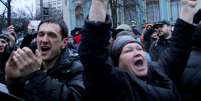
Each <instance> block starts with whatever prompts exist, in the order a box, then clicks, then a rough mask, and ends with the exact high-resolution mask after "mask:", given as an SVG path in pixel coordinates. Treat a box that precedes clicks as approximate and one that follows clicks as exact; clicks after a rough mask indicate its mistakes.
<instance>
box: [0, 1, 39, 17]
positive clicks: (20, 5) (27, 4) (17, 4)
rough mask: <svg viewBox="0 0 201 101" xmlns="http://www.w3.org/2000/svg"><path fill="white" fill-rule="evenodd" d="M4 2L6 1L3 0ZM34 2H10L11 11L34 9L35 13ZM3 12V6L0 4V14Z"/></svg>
mask: <svg viewBox="0 0 201 101" xmlns="http://www.w3.org/2000/svg"><path fill="white" fill-rule="evenodd" d="M3 1H6V0H3ZM35 4H36V3H35V0H12V2H11V5H12V7H13V8H12V10H14V11H15V10H16V9H24V10H26V8H27V7H29V8H32V7H33V9H34V11H35ZM3 10H4V6H3V5H2V4H0V14H1V13H2V11H3Z"/></svg>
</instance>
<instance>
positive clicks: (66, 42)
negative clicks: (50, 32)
mask: <svg viewBox="0 0 201 101" xmlns="http://www.w3.org/2000/svg"><path fill="white" fill-rule="evenodd" d="M67 45H68V38H64V39H63V45H62V48H65V47H67Z"/></svg>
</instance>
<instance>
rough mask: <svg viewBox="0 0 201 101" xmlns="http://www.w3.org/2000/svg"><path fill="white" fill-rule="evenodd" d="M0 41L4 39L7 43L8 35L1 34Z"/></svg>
mask: <svg viewBox="0 0 201 101" xmlns="http://www.w3.org/2000/svg"><path fill="white" fill-rule="evenodd" d="M0 39H4V40H6V41H7V42H9V35H8V34H1V35H0Z"/></svg>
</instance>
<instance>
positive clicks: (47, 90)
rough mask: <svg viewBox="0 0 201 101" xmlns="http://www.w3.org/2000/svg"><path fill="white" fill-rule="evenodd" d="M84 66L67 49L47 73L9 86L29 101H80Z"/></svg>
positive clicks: (26, 78)
mask: <svg viewBox="0 0 201 101" xmlns="http://www.w3.org/2000/svg"><path fill="white" fill-rule="evenodd" d="M82 73H83V66H82V64H81V63H80V61H79V60H77V59H76V58H75V57H72V56H69V50H68V49H66V50H65V51H64V52H63V53H62V54H61V56H60V58H59V59H58V61H57V62H56V64H55V66H54V67H53V68H52V69H50V70H48V71H47V73H45V72H42V71H36V72H34V73H32V74H30V75H28V76H27V77H25V78H20V79H18V80H15V81H13V82H12V84H10V85H9V86H8V88H9V90H10V92H11V93H13V94H14V95H17V96H20V97H22V98H24V99H25V100H27V101H80V100H81V98H82V93H83V90H84V84H83V77H82Z"/></svg>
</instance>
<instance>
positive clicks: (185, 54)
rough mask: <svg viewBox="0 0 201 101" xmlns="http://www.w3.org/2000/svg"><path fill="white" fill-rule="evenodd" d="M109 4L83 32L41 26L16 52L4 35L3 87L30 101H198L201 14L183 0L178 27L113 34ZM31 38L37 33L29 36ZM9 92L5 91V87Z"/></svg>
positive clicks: (96, 6)
mask: <svg viewBox="0 0 201 101" xmlns="http://www.w3.org/2000/svg"><path fill="white" fill-rule="evenodd" d="M108 2H109V0H92V3H91V8H90V11H89V15H88V17H87V18H86V19H85V24H84V26H83V27H82V28H75V29H74V30H72V31H71V32H70V33H71V36H68V35H69V34H68V33H69V31H68V28H67V25H66V24H65V22H64V21H62V20H59V19H47V20H44V21H41V23H40V24H39V25H38V29H37V32H36V33H32V34H27V35H26V36H25V37H24V39H23V40H22V42H21V43H20V44H19V45H16V40H17V38H16V37H17V35H18V34H17V32H16V31H15V28H14V26H12V25H11V26H9V27H8V28H7V33H2V34H0V82H1V83H2V84H4V85H5V86H6V87H7V89H8V91H7V93H8V94H10V95H12V96H16V97H17V98H18V100H25V101H192V100H193V101H195V100H198V101H199V100H200V96H201V86H200V85H201V64H200V62H201V57H200V56H201V44H199V43H200V41H201V23H200V21H201V10H199V9H197V7H196V6H197V0H183V1H182V5H181V11H180V16H179V17H178V19H177V21H176V22H175V24H174V25H172V24H170V23H169V22H168V21H159V22H157V23H154V24H146V25H145V26H144V30H143V31H142V33H140V32H139V31H137V30H136V29H135V28H134V27H133V26H129V25H127V24H121V25H119V26H117V27H116V28H112V22H111V16H110V15H109V14H107V12H108ZM27 33H29V32H27ZM0 87H1V86H0Z"/></svg>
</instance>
